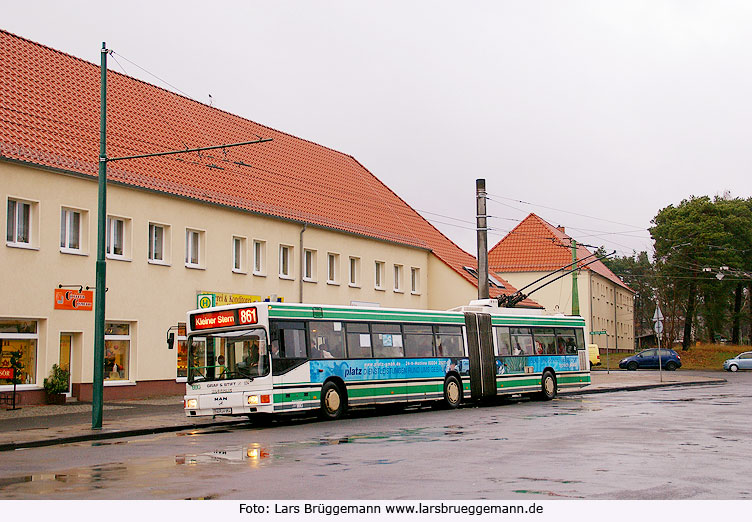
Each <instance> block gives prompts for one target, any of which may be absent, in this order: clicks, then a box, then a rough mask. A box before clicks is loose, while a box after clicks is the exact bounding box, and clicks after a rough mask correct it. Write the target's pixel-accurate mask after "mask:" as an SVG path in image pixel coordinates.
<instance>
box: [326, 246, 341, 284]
mask: <svg viewBox="0 0 752 522" xmlns="http://www.w3.org/2000/svg"><path fill="white" fill-rule="evenodd" d="M338 278H339V254H333V253H331V252H329V254H328V255H327V256H326V282H327V283H329V284H335V285H336V284H338V281H337V280H338Z"/></svg>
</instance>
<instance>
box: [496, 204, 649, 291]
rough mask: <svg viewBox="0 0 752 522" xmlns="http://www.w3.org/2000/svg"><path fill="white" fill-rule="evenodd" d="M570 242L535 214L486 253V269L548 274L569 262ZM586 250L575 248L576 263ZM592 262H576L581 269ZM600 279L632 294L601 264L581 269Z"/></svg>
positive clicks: (567, 237) (562, 233)
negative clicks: (593, 273)
mask: <svg viewBox="0 0 752 522" xmlns="http://www.w3.org/2000/svg"><path fill="white" fill-rule="evenodd" d="M571 239H572V238H570V236H568V235H567V234H566V233H565V232H564V231H563V230H561V229H559V228H557V227H555V226H553V225H551V224H550V223H548V222H547V221H545V220H544V219H541V218H540V217H538V216H537V215H535V214H530V215H529V216H527V217H526V218H525V219H523V220H522V221H521V222H520V224H518V225H517V226H516V227H515V228H514V229H513V230H512V231H511V232H509V234H507V235H506V236H505V237H504V238H503V239H502V240H501V241H499V242H498V243H496V245H495V246H494V247H493V248H492V249H491V251H490V252H489V253H488V266H489V267H491V269H492V270H495V271H496V272H500V273H504V272H548V271H553V270H557V269H559V268H561V267H563V266H566V265H568V264H570V263H571V262H572V247H571ZM591 254H592V252H590V251H589V250H588V249H587V248H585V247H584V246H581V245H577V259H578V260H579V259H584V258H586V257H588V256H590V255H591ZM592 260H593V258H592V257H591V258H590V259H585V261H584V262H579V263H578V266H582V265H584V264H587V263H588V262H590V261H592ZM584 269H585V270H592V271H593V272H595V273H597V274H599V275H602V276H603V277H605V278H606V279H608V280H609V281H612V282H614V283H616V284H617V285H619V286H621V287H622V288H624V289H626V290H629V291H630V292H634V290H632V289H631V288H629V287H628V286H627V285H626V284H625V283H624V282H623V281H622V280H621V279H619V278H618V277H617V276H616V274H614V273H613V272H612V271H611V270H609V269H608V267H607V266H606V265H604V264H603V263H602V262H601V261H596V262H594V263H592V264H590V265H588V266H585V267H584Z"/></svg>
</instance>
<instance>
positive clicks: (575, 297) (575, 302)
mask: <svg viewBox="0 0 752 522" xmlns="http://www.w3.org/2000/svg"><path fill="white" fill-rule="evenodd" d="M572 315H580V292H579V290H578V287H577V241H575V240H574V239H573V240H572Z"/></svg>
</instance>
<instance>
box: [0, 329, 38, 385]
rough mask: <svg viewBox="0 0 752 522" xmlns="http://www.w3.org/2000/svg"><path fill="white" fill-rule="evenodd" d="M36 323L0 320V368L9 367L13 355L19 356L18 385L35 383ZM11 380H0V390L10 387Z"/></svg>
mask: <svg viewBox="0 0 752 522" xmlns="http://www.w3.org/2000/svg"><path fill="white" fill-rule="evenodd" d="M38 339H39V338H38V333H37V322H36V321H24V320H16V319H0V346H2V354H1V355H0V366H3V367H8V366H10V359H11V356H12V354H13V353H18V354H19V355H20V358H19V362H20V365H21V371H20V372H19V374H18V375H17V377H16V382H18V383H20V384H36V383H37V343H38ZM12 384H13V381H12V380H11V379H0V388H3V387H4V386H6V385H12Z"/></svg>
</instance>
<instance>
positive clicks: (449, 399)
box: [444, 375, 462, 409]
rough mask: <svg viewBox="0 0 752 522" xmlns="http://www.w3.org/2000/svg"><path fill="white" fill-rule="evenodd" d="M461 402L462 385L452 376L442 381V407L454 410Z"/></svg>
mask: <svg viewBox="0 0 752 522" xmlns="http://www.w3.org/2000/svg"><path fill="white" fill-rule="evenodd" d="M461 402H462V385H461V384H460V381H459V380H458V379H457V377H455V376H454V375H450V376H449V377H447V378H446V380H445V381H444V406H445V407H447V408H451V409H455V408H457V407H458V406H459V405H460V403H461Z"/></svg>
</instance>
